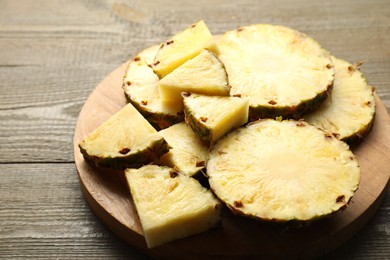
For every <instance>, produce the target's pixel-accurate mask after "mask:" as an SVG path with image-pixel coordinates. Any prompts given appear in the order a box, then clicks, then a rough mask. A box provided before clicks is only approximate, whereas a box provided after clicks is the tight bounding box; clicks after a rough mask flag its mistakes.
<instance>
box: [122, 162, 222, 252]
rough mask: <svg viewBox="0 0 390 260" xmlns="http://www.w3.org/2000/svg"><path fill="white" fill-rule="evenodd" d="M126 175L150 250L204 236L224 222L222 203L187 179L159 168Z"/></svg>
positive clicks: (169, 170) (171, 170) (146, 167)
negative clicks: (188, 237) (175, 241)
mask: <svg viewBox="0 0 390 260" xmlns="http://www.w3.org/2000/svg"><path fill="white" fill-rule="evenodd" d="M125 174H126V179H127V182H128V185H129V188H130V192H131V195H132V197H133V201H134V204H135V207H136V209H137V212H138V216H139V218H140V221H141V225H142V229H143V233H144V236H145V240H146V244H147V246H148V247H149V248H152V247H156V246H159V245H162V244H164V243H167V242H170V241H173V240H176V239H180V238H184V237H187V236H190V235H194V234H197V233H201V232H204V231H206V230H208V229H210V228H212V227H214V226H215V225H216V224H217V223H218V222H219V221H220V217H221V216H220V210H221V205H220V203H219V202H218V200H217V199H216V198H215V197H214V196H213V194H212V193H211V192H210V191H209V190H207V189H206V188H204V187H202V186H201V185H200V184H199V182H198V181H196V180H195V179H193V178H191V177H189V176H187V175H184V174H181V173H177V172H176V171H174V170H173V169H172V168H168V167H161V166H156V165H146V166H143V167H141V168H139V169H127V170H126V172H125Z"/></svg>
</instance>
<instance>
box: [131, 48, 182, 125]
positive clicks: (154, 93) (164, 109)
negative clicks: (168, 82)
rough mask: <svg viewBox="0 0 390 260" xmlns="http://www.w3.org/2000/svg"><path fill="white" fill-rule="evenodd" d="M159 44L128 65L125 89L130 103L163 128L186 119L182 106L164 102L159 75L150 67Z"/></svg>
mask: <svg viewBox="0 0 390 260" xmlns="http://www.w3.org/2000/svg"><path fill="white" fill-rule="evenodd" d="M157 50H158V46H152V47H150V48H147V49H146V50H144V51H142V52H141V53H139V54H138V55H137V56H136V57H135V58H134V59H133V60H132V61H131V62H130V63H129V65H128V67H127V70H126V73H125V76H124V79H123V89H124V91H125V95H126V97H127V99H128V100H129V102H130V103H132V104H133V105H134V106H135V107H136V108H137V109H138V111H140V113H141V114H142V115H143V116H144V117H145V118H146V119H147V120H148V121H149V122H150V123H151V124H152V125H153V126H155V127H156V128H158V129H163V128H166V127H168V126H170V125H173V124H176V123H179V122H181V121H183V120H184V114H183V111H182V109H181V107H180V106H176V105H174V104H170V103H167V102H163V101H162V99H161V97H160V94H159V91H158V82H159V78H158V76H157V75H156V74H155V73H154V72H153V69H152V68H150V65H149V64H151V63H152V62H153V58H154V56H155V55H156V53H157Z"/></svg>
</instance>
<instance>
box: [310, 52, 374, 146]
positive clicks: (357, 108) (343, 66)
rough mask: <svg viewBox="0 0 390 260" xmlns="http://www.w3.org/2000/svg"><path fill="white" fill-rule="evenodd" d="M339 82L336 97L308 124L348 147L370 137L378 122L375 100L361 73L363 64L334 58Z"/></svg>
mask: <svg viewBox="0 0 390 260" xmlns="http://www.w3.org/2000/svg"><path fill="white" fill-rule="evenodd" d="M332 59H333V63H334V65H335V70H336V74H335V80H334V84H333V90H332V94H331V95H330V98H328V99H326V100H325V101H324V102H323V103H322V104H321V106H320V107H319V108H318V109H317V110H316V111H314V112H313V113H310V114H308V115H305V117H304V118H305V120H306V121H307V122H309V123H310V124H313V125H314V126H316V127H319V128H322V129H323V130H325V131H328V132H329V133H332V134H334V135H335V136H337V137H338V138H340V139H341V140H343V141H346V142H347V143H350V144H352V143H354V141H358V140H360V139H361V138H363V136H364V135H365V134H367V133H368V132H369V131H370V129H371V126H372V125H373V122H374V117H375V98H374V95H373V88H372V87H371V86H369V85H368V84H367V81H366V79H365V78H364V76H363V74H362V73H361V72H360V70H359V64H355V65H352V64H350V63H349V62H347V61H344V60H341V59H338V58H336V57H332Z"/></svg>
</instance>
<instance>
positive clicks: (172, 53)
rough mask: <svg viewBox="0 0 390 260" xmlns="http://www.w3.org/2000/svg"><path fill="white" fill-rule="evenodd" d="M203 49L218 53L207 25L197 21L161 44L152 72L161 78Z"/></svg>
mask: <svg viewBox="0 0 390 260" xmlns="http://www.w3.org/2000/svg"><path fill="white" fill-rule="evenodd" d="M203 49H208V50H210V51H213V52H215V53H218V48H217V46H216V45H215V42H214V38H213V36H212V35H211V33H210V31H209V29H208V28H207V25H206V24H205V23H204V21H199V22H197V23H195V24H193V25H191V26H190V27H188V28H187V29H185V30H184V31H181V32H179V33H178V34H176V35H175V36H173V37H172V38H171V39H169V40H168V41H166V42H165V43H163V44H162V45H161V47H160V49H159V51H158V53H157V55H156V57H155V59H154V62H153V69H154V72H156V74H157V75H158V76H159V77H160V78H163V77H165V76H166V75H167V74H169V73H171V72H172V71H173V70H174V69H176V68H177V67H179V66H180V65H182V64H183V63H184V62H186V61H187V60H189V59H192V58H193V57H195V56H196V55H198V54H199V53H200V52H201V51H202V50H203Z"/></svg>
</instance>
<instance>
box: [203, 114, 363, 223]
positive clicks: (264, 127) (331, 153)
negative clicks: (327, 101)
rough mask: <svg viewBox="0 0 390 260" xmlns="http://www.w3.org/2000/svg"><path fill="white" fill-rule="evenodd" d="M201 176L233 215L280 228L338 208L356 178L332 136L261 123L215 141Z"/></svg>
mask: <svg viewBox="0 0 390 260" xmlns="http://www.w3.org/2000/svg"><path fill="white" fill-rule="evenodd" d="M207 174H208V176H209V183H210V187H211V188H212V189H213V191H214V192H215V194H216V195H217V197H219V198H220V199H221V200H222V201H224V202H225V203H226V205H227V206H228V207H229V208H230V209H231V210H232V211H233V212H235V213H237V214H242V215H246V216H250V217H253V218H256V219H262V220H272V221H280V222H284V221H289V220H298V221H308V220H313V219H316V218H319V217H322V216H325V215H329V214H331V213H333V212H336V211H338V210H339V209H341V208H344V207H345V206H346V205H347V204H348V202H349V200H350V199H351V198H352V196H353V194H354V192H355V191H356V189H357V188H358V185H359V181H360V174H361V173H360V168H359V165H358V162H357V160H356V157H355V156H354V155H353V153H352V152H351V151H350V150H349V147H348V145H347V144H345V143H344V142H342V141H340V140H338V139H337V138H335V137H334V136H333V135H331V134H329V133H326V132H324V131H322V130H320V129H318V128H316V127H314V126H311V125H309V124H308V123H306V122H304V121H295V120H284V121H276V120H272V119H263V120H259V121H257V122H254V123H252V124H249V125H247V127H245V128H240V129H238V130H236V131H235V132H233V133H231V134H229V135H228V136H227V137H225V138H223V139H221V140H220V141H219V142H218V144H217V145H216V147H215V148H214V150H213V151H212V153H211V154H210V160H209V162H208V164H207Z"/></svg>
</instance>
